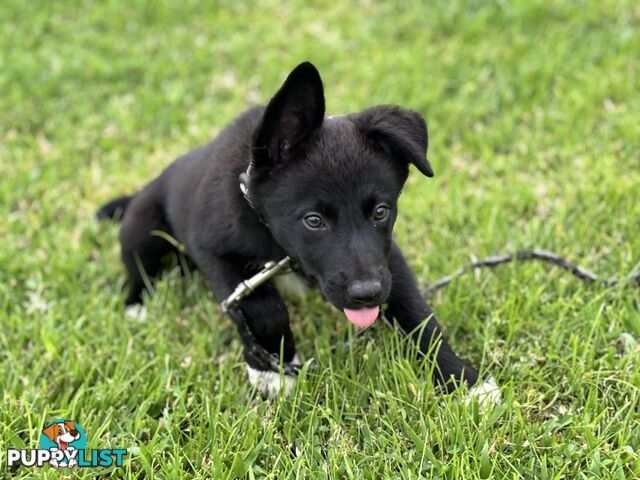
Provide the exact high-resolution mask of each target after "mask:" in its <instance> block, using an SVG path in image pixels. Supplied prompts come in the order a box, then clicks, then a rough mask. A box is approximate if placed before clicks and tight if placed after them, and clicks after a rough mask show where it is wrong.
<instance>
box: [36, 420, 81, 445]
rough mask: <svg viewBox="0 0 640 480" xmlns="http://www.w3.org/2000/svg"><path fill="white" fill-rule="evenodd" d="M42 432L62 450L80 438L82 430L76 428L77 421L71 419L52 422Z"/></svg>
mask: <svg viewBox="0 0 640 480" xmlns="http://www.w3.org/2000/svg"><path fill="white" fill-rule="evenodd" d="M42 433H43V434H44V435H46V437H47V438H48V439H49V440H51V441H52V442H54V443H55V444H56V445H58V448H59V449H60V450H66V449H67V446H68V445H69V444H70V443H72V442H75V441H76V440H78V439H79V438H80V432H79V431H78V430H77V429H76V425H75V423H74V422H72V421H69V420H64V421H61V422H57V423H52V424H51V425H49V426H48V427H45V428H44V429H43V430H42Z"/></svg>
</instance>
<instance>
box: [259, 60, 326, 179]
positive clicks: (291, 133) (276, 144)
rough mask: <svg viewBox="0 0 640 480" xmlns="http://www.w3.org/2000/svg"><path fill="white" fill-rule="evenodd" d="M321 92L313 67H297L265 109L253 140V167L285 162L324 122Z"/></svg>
mask: <svg viewBox="0 0 640 480" xmlns="http://www.w3.org/2000/svg"><path fill="white" fill-rule="evenodd" d="M324 109H325V105H324V90H323V88H322V80H321V79H320V74H319V73H318V70H317V69H316V67H314V66H313V64H311V63H309V62H304V63H301V64H300V65H298V66H297V67H296V68H295V69H294V70H293V71H292V72H291V73H290V74H289V76H288V77H287V79H286V80H285V82H284V84H283V85H282V87H280V90H278V92H277V93H276V94H275V96H274V97H273V98H272V99H271V101H270V102H269V105H267V108H266V110H265V112H264V115H263V117H262V121H261V123H260V125H259V126H258V128H257V129H256V131H255V134H254V137H253V161H254V164H255V165H256V167H262V166H273V165H275V164H278V163H282V162H286V161H287V160H288V159H289V158H290V157H291V155H292V154H293V153H295V152H296V151H297V150H299V149H300V148H301V147H302V146H303V145H304V143H305V141H307V140H308V139H309V138H310V137H311V136H312V134H313V133H314V132H315V131H316V130H317V129H318V128H319V127H320V125H322V121H323V119H324Z"/></svg>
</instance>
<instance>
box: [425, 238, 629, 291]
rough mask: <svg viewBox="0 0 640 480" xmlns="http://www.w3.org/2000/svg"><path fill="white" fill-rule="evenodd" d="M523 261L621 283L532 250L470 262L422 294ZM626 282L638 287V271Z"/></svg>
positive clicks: (609, 284) (587, 279) (606, 282)
mask: <svg viewBox="0 0 640 480" xmlns="http://www.w3.org/2000/svg"><path fill="white" fill-rule="evenodd" d="M525 260H540V261H543V262H547V263H551V264H554V265H557V266H558V267H560V268H562V269H563V270H566V271H567V272H570V273H572V274H573V275H575V276H576V277H577V278H579V279H580V280H582V281H585V282H590V283H600V284H601V285H603V286H605V287H614V286H616V285H618V284H619V283H622V280H620V279H619V278H617V277H611V278H607V279H605V278H601V277H599V276H597V275H596V274H595V273H593V272H591V271H589V270H587V269H586V268H582V267H581V266H580V265H577V264H575V263H571V262H570V261H568V260H567V259H565V258H564V257H561V256H560V255H558V254H556V253H553V252H550V251H548V250H540V249H537V248H534V249H532V250H522V251H519V252H515V253H506V254H504V255H494V256H490V257H486V258H484V259H482V260H480V261H477V262H471V263H469V264H467V265H464V266H462V267H460V268H458V270H456V271H455V272H453V273H452V274H451V275H446V276H444V277H442V278H440V279H439V280H436V281H435V282H433V283H432V284H431V285H429V286H428V287H427V288H425V289H424V291H423V292H422V293H423V295H424V296H425V297H430V296H432V295H433V294H434V293H436V292H437V291H438V290H440V289H441V288H443V287H446V286H447V285H449V283H451V282H452V281H453V280H455V279H456V278H458V277H460V276H462V275H463V274H465V273H467V272H469V271H471V270H476V269H480V268H494V267H496V266H498V265H502V264H505V263H509V262H514V261H525ZM626 281H627V282H628V283H634V282H635V283H637V284H638V286H639V287H640V271H638V272H637V273H635V274H632V275H630V276H629V277H628V278H627V279H626Z"/></svg>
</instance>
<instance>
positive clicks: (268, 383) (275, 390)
mask: <svg viewBox="0 0 640 480" xmlns="http://www.w3.org/2000/svg"><path fill="white" fill-rule="evenodd" d="M290 364H291V365H296V366H302V362H301V361H300V357H299V356H298V354H296V355H295V356H294V357H293V360H291V362H290ZM247 373H248V374H249V383H250V384H251V385H253V386H254V387H256V388H257V389H258V390H260V392H262V394H263V395H266V396H268V397H277V396H278V395H280V393H283V394H284V396H285V397H288V396H289V394H290V393H291V390H293V386H294V385H295V383H296V377H294V376H291V375H282V378H281V376H280V373H278V372H274V371H271V370H257V369H255V368H252V367H250V366H249V365H247ZM283 386H284V391H283V390H282V387H283Z"/></svg>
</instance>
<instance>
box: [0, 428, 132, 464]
mask: <svg viewBox="0 0 640 480" xmlns="http://www.w3.org/2000/svg"><path fill="white" fill-rule="evenodd" d="M126 454H127V450H126V449H124V448H119V449H104V450H87V434H86V433H85V431H84V430H83V429H82V427H81V426H80V425H79V424H78V423H76V422H74V421H72V420H66V419H59V420H54V421H53V422H50V423H48V424H46V425H45V426H44V428H43V429H42V433H41V434H40V444H39V445H38V448H37V449H17V448H10V449H8V450H7V467H13V466H14V465H24V466H25V467H43V466H45V465H49V466H51V467H53V468H60V467H62V468H76V467H80V468H82V467H111V466H113V465H115V466H116V467H121V466H122V464H123V461H124V456H125V455H126Z"/></svg>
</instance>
